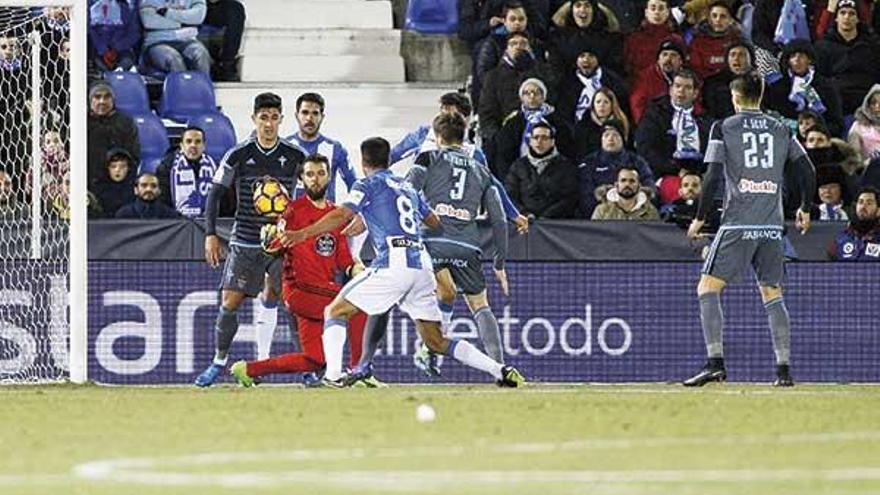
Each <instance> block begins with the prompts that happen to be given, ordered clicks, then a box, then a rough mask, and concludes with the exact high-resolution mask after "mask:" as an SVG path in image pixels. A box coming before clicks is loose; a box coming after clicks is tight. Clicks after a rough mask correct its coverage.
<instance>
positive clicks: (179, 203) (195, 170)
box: [156, 126, 217, 218]
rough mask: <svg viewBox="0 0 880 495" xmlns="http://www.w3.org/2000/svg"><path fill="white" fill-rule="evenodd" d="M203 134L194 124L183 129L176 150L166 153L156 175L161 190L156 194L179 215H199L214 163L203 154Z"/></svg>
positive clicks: (214, 169) (213, 172)
mask: <svg viewBox="0 0 880 495" xmlns="http://www.w3.org/2000/svg"><path fill="white" fill-rule="evenodd" d="M204 136H205V133H204V131H202V129H200V128H198V127H193V126H191V127H187V128H186V130H185V131H183V138H182V139H181V141H180V149H178V150H176V151H174V152H173V153H170V154H168V155H167V156H166V157H165V159H164V160H163V161H162V163H161V164H160V165H159V167H158V169H157V171H156V175H157V176H158V177H159V184H160V187H161V189H162V194H161V195H160V197H164V198H163V199H164V201H165V202H166V204H167V205H168V206H170V207H172V208H174V209H175V210H177V211H178V212H179V213H180V214H181V215H182V216H184V217H187V218H196V217H200V216H203V215H204V213H205V205H206V202H207V199H208V192H209V191H210V190H211V181H212V179H213V177H214V174H215V173H216V172H217V164H216V163H215V162H214V159H213V158H211V156H210V155H208V154H207V153H205V140H204Z"/></svg>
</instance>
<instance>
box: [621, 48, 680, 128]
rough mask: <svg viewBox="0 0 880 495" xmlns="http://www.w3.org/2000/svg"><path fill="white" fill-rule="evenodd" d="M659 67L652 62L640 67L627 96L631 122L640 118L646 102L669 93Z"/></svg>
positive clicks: (645, 107)
mask: <svg viewBox="0 0 880 495" xmlns="http://www.w3.org/2000/svg"><path fill="white" fill-rule="evenodd" d="M670 83H671V81H667V80H666V76H665V75H664V74H663V73H662V71H661V70H660V67H659V66H658V65H657V64H656V63H654V64H653V65H650V66H648V67H645V68H644V69H642V72H641V73H640V75H639V78H638V79H637V80H636V82H635V85H634V86H633V88H632V93H631V94H630V96H629V109H630V111H632V117H633V122H634V123H635V124H638V123H639V121H640V120H642V115H644V113H645V110H646V109H647V108H648V104H649V103H650V102H651V100H653V99H654V98H656V97H658V96H660V95H663V94H667V93H669V84H670Z"/></svg>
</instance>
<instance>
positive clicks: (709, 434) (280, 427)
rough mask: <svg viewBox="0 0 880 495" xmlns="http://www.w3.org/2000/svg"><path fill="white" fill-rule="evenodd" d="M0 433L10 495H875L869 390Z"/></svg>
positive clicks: (22, 402) (214, 394)
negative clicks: (419, 416) (421, 415)
mask: <svg viewBox="0 0 880 495" xmlns="http://www.w3.org/2000/svg"><path fill="white" fill-rule="evenodd" d="M420 404H429V405H430V406H431V407H433V409H434V410H435V411H436V420H435V421H433V422H427V423H421V422H419V421H417V420H416V408H417V407H418V406H419V405H420ZM0 425H2V426H0V446H2V449H0V493H2V494H10V495H33V494H53V495H54V494H61V493H63V494H88V495H111V494H112V495H119V494H137V495H154V494H155V495H158V494H163V495H165V494H181V495H198V494H212V495H225V494H230V495H231V494H285V495H289V494H322V495H323V494H351V493H364V494H373V493H375V494H388V493H406V494H409V493H413V494H444V495H448V494H481V495H482V494H518V493H523V494H536V493H537V494H542V495H548V494H599V495H602V494H609V495H611V494H620V495H643V494H644V495H647V494H657V495H660V494H662V495H667V494H701V495H702V494H706V493H711V494H713V495H725V494H737V495H739V494H750V495H751V494H773V495H787V494H791V495H795V494H796V495H813V494H834V495H851V494H869V493H874V494H876V493H880V387H877V386H858V385H799V386H797V387H795V388H794V389H790V390H776V389H772V388H770V387H768V386H759V385H744V384H724V385H716V386H709V387H706V388H705V389H701V390H688V389H684V388H682V387H680V386H673V385H656V384H641V385H639V384H636V385H614V386H611V385H579V386H559V385H552V386H551V385H530V386H528V387H526V388H523V389H519V390H501V389H496V388H494V387H492V386H488V385H480V386H393V387H391V388H389V389H384V390H304V389H301V388H298V387H260V388H256V389H240V388H235V387H231V386H221V387H218V388H214V389H209V390H196V389H194V388H129V387H98V386H85V387H76V386H70V385H59V386H9V387H0Z"/></svg>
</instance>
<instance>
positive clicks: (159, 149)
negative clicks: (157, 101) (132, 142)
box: [132, 113, 171, 163]
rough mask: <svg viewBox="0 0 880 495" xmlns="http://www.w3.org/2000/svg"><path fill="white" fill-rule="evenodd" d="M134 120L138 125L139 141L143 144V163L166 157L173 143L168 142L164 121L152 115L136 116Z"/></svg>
mask: <svg viewBox="0 0 880 495" xmlns="http://www.w3.org/2000/svg"><path fill="white" fill-rule="evenodd" d="M132 118H133V119H134V123H135V125H137V128H138V140H139V141H140V142H141V162H142V163H147V162H149V161H150V160H152V159H156V158H162V157H163V156H165V153H167V152H168V148H169V146H170V145H171V143H170V142H169V141H168V131H166V130H165V126H164V125H162V120H161V119H160V118H159V117H156V116H155V115H153V114H151V113H146V114H141V115H135V116H133V117H132Z"/></svg>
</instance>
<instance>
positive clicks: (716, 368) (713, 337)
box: [682, 275, 727, 387]
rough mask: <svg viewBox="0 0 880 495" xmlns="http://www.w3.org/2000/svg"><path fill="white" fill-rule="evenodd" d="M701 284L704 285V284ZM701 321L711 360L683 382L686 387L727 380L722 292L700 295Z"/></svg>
mask: <svg viewBox="0 0 880 495" xmlns="http://www.w3.org/2000/svg"><path fill="white" fill-rule="evenodd" d="M704 277H705V275H704ZM700 283H701V285H702V283H703V282H702V281H701V282H700ZM700 321H701V323H702V326H703V338H704V339H705V341H706V353H707V354H708V356H709V359H708V360H707V361H706V365H705V366H703V369H701V370H700V371H699V372H697V374H696V375H694V376H692V377H690V378H688V379H687V380H685V381H684V382H682V384H683V385H684V386H686V387H702V386H703V385H705V384H707V383H711V382H723V381H725V380H727V371H726V370H725V369H724V348H723V346H722V331H723V330H724V313H723V312H722V311H721V292H720V291H719V292H705V293H702V294H700Z"/></svg>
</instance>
